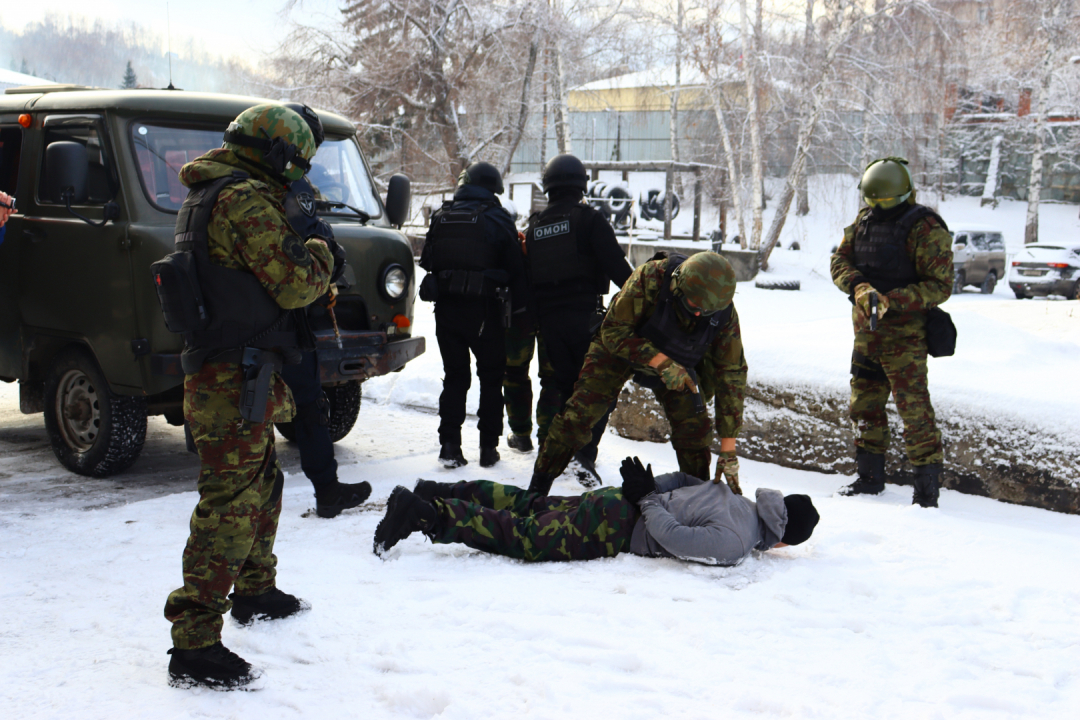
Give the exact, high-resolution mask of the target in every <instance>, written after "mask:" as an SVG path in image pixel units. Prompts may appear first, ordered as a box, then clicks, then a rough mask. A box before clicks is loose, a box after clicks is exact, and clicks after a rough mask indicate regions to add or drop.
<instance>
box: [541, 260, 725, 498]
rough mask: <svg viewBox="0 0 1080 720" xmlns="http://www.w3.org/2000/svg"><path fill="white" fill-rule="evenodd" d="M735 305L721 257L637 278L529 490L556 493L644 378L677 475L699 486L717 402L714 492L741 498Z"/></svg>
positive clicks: (608, 323) (558, 421)
mask: <svg viewBox="0 0 1080 720" xmlns="http://www.w3.org/2000/svg"><path fill="white" fill-rule="evenodd" d="M734 295H735V271H734V270H733V269H732V267H731V264H730V263H729V262H728V261H727V260H726V259H724V258H723V257H722V256H720V255H719V254H717V253H714V252H701V253H697V254H695V255H691V256H690V257H689V258H686V257H684V256H682V255H671V256H669V257H665V258H660V259H654V260H650V261H648V262H646V263H645V264H644V265H642V266H641V267H639V268H637V269H636V270H635V271H634V273H633V274H632V275H631V276H630V278H629V279H628V280H627V281H626V282H625V283H624V284H623V287H622V290H621V291H620V292H619V293H618V295H616V296H615V298H613V299H612V302H611V306H610V307H609V309H608V312H607V315H606V316H605V318H604V322H603V324H602V325H601V326H600V330H599V331H598V333H597V335H596V337H595V338H594V339H593V341H592V344H591V345H590V346H589V351H588V354H587V355H586V356H585V364H584V366H582V368H581V374H580V375H579V377H578V381H577V384H576V385H575V386H574V393H573V395H572V396H571V397H570V399H569V400H567V402H566V404H565V405H564V406H563V410H562V412H560V413H559V414H558V415H557V416H556V417H555V420H554V421H552V423H551V429H550V430H549V432H548V436H547V440H546V441H545V442H544V445H543V447H542V448H541V449H540V453H539V455H538V456H537V458H536V464H535V465H534V467H533V477H532V483H531V484H530V486H529V490H530V491H531V492H537V493H540V494H541V495H547V494H548V492H550V490H551V484H552V482H554V479H555V478H556V477H558V476H559V474H560V473H562V471H563V470H564V469H565V468H566V465H567V463H569V461H570V459H571V458H572V457H573V455H574V453H575V452H576V451H577V450H579V449H580V448H582V447H584V446H585V445H586V444H587V443H588V442H589V441H590V440H591V439H592V429H593V426H594V425H596V422H597V421H598V420H599V419H600V418H601V417H603V415H604V413H606V412H607V410H608V407H609V406H610V405H611V403H612V402H613V401H614V400H615V399H616V398H617V397H618V396H619V391H620V390H621V389H622V386H623V385H624V384H625V383H626V381H627V380H629V379H630V378H631V377H632V376H635V375H636V376H637V379H638V382H641V383H643V384H645V385H646V386H647V387H653V388H654V389H655V391H656V395H657V399H658V400H659V401H660V403H661V405H663V407H664V414H665V415H667V419H668V422H670V423H671V444H672V446H673V447H674V448H675V453H676V455H677V457H678V459H679V470H681V471H682V472H684V473H686V474H688V475H691V476H693V477H696V478H701V479H705V478H708V477H709V465H710V461H711V453H710V451H709V447H710V443H711V441H712V429H711V428H710V422H709V413H708V412H707V411H706V408H705V406H704V405H705V403H707V402H708V401H709V400H712V399H714V398H715V402H716V432H717V434H718V435H719V436H720V438H721V440H720V450H721V454H720V457H719V458H718V460H717V464H716V477H715V478H714V482H720V480H721V479H725V480H727V482H728V484H729V485H731V487H732V489H733V490H735V492H740V490H739V483H738V479H739V461H738V459H737V458H736V456H735V439H736V437H737V436H738V434H739V429H740V428H741V426H742V412H743V398H744V393H745V390H746V360H745V358H744V357H743V347H742V337H741V333H740V330H739V315H738V313H737V312H736V311H735V306H734V304H733V303H732V298H733V297H734ZM691 372H695V373H696V375H697V381H695V380H694V379H693V378H692V377H691V374H690V373H691ZM698 381H699V382H698ZM699 393H700V394H699Z"/></svg>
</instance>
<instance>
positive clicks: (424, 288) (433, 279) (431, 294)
mask: <svg viewBox="0 0 1080 720" xmlns="http://www.w3.org/2000/svg"><path fill="white" fill-rule="evenodd" d="M420 299H421V300H423V301H424V302H435V301H436V300H438V299H439V277H438V276H437V275H436V274H435V273H430V272H429V273H428V274H427V275H425V276H424V279H423V280H421V281H420Z"/></svg>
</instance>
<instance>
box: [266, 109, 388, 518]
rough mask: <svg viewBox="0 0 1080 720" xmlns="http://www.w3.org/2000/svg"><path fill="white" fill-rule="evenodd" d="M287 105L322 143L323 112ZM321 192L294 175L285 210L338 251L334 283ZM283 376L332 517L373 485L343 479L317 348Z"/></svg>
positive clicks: (292, 221) (341, 263)
mask: <svg viewBox="0 0 1080 720" xmlns="http://www.w3.org/2000/svg"><path fill="white" fill-rule="evenodd" d="M285 107H287V108H289V109H290V110H294V111H295V112H296V113H297V114H299V115H300V117H302V118H304V120H305V121H306V122H307V124H308V127H309V128H311V133H312V135H314V136H315V147H316V148H318V147H319V146H321V145H322V143H323V140H324V139H325V137H326V133H325V132H324V131H323V126H322V121H321V120H319V116H318V114H317V113H316V112H315V111H314V110H312V109H311V108H309V107H308V106H307V105H304V104H302V103H285ZM317 194H318V191H317V190H316V189H315V188H314V187H312V185H311V183H310V181H309V180H308V178H307V176H306V175H305V176H304V177H302V178H300V179H299V180H294V181H293V182H292V183H291V184H290V185H289V193H288V195H286V197H285V215H286V218H287V219H288V221H289V225H291V226H292V227H293V229H294V230H296V232H297V233H299V234H300V237H302V238H304V239H307V238H312V237H317V238H321V239H323V240H325V241H327V243H328V244H329V246H330V249H331V252H333V253H334V274H333V276H332V277H331V278H330V281H331V285H333V283H336V282H337V280H338V278H340V277H341V276H342V274H343V273H344V272H345V251H344V249H342V247H341V246H340V245H338V244H337V243H336V242H334V231H333V229H331V227H330V225H329V224H328V223H327V222H326V221H324V220H322V219H321V218H319V215H318V212H317V207H316V196H317ZM331 297H332V296H331V294H330V293H327V294H326V295H324V296H323V297H321V298H319V299H318V300H316V301H315V303H316V304H319V305H324V306H325V305H327V304H328V303H329V301H330V299H331ZM281 378H282V379H283V380H284V381H285V384H286V385H288V386H289V389H290V390H291V391H292V394H293V400H294V401H295V402H296V416H295V417H294V418H293V421H292V428H293V437H294V438H295V440H296V445H297V447H298V449H299V450H300V469H302V470H303V471H304V474H305V475H307V477H308V480H310V481H311V484H312V485H313V486H314V488H315V513H316V514H317V515H318V516H319V517H322V518H332V517H336V516H337V515H338V514H339V513H341V511H342V510H346V509H348V508H354V507H357V506H358V505H360V504H361V503H363V502H364V501H365V500H367V498H368V496H369V495H371V485H370V484H369V483H367V482H360V483H355V484H348V483H340V482H338V477H337V460H336V459H335V458H334V443H333V442H332V441H331V440H330V427H329V421H330V401H329V400H327V398H326V393H324V392H323V389H322V383H321V382H320V381H319V361H318V358H317V356H316V354H315V352H314V351H307V352H304V353H303V359H302V360H301V362H300V363H299V364H298V365H285V366H284V367H283V368H282V370H281Z"/></svg>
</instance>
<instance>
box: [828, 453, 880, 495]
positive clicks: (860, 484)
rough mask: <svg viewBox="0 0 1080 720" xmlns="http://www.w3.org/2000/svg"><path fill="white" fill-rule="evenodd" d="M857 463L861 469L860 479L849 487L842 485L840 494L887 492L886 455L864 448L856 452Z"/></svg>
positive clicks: (878, 493)
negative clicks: (870, 451) (867, 450)
mask: <svg viewBox="0 0 1080 720" xmlns="http://www.w3.org/2000/svg"><path fill="white" fill-rule="evenodd" d="M855 464H856V465H857V467H858V470H859V479H858V480H856V481H855V482H853V483H851V484H850V485H848V486H847V487H842V488H840V490H839V491H838V494H840V495H844V496H851V495H880V494H881V493H883V492H885V456H884V455H879V454H878V453H869V452H865V451H863V450H858V451H856V452H855Z"/></svg>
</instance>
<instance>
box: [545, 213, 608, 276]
mask: <svg viewBox="0 0 1080 720" xmlns="http://www.w3.org/2000/svg"><path fill="white" fill-rule="evenodd" d="M589 211H590V209H589V208H588V207H587V206H585V205H582V204H581V203H578V202H575V203H570V202H560V203H555V204H554V205H548V207H547V208H546V209H545V210H544V211H543V212H540V213H538V214H537V215H535V216H533V217H532V218H530V220H529V229H528V231H527V232H526V233H525V247H526V248H527V250H528V263H529V275H530V280H531V281H532V285H533V287H534V288H537V289H541V290H546V289H553V288H554V287H556V286H558V287H563V286H565V288H566V291H567V292H570V293H573V292H575V291H577V292H582V291H584V292H586V293H589V294H598V293H606V292H607V289H608V278H607V276H606V275H605V274H604V273H603V271H602V270H601V269H600V264H599V263H598V262H597V261H596V258H595V257H594V256H593V255H592V253H585V252H582V251H581V248H583V247H588V246H589V242H588V238H587V237H584V234H585V228H586V218H587V217H588V215H587V213H589Z"/></svg>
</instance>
